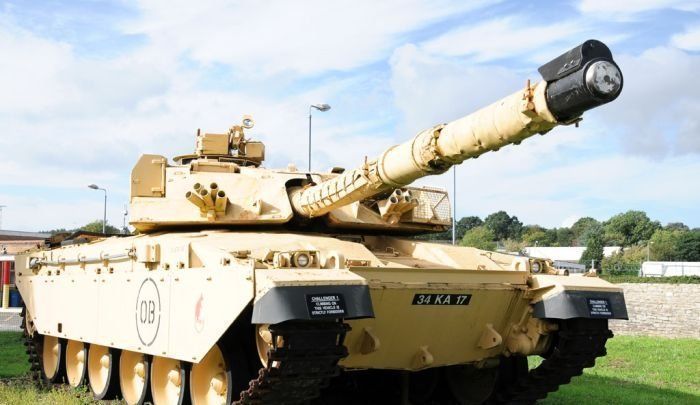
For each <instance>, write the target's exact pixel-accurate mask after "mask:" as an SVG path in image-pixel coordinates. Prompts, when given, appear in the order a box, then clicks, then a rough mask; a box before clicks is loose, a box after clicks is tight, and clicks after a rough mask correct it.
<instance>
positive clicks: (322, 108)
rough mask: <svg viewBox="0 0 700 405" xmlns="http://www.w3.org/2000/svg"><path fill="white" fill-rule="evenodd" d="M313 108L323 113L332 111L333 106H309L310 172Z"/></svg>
mask: <svg viewBox="0 0 700 405" xmlns="http://www.w3.org/2000/svg"><path fill="white" fill-rule="evenodd" d="M312 108H315V109H317V110H319V111H321V112H326V111H328V110H330V109H331V106H330V105H328V104H325V103H323V104H311V105H310V106H309V172H310V171H311V115H312V114H311V113H312Z"/></svg>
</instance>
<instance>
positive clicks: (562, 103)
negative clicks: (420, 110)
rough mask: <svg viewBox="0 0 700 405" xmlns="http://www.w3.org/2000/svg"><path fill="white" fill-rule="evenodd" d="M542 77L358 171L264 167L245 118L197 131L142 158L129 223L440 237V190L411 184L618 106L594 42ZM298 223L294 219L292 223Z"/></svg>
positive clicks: (616, 74)
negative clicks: (187, 148)
mask: <svg viewBox="0 0 700 405" xmlns="http://www.w3.org/2000/svg"><path fill="white" fill-rule="evenodd" d="M539 71H540V73H541V74H542V77H543V79H544V80H542V81H540V82H539V83H536V84H531V83H530V81H528V82H527V85H526V86H525V88H524V89H522V90H519V91H517V92H515V93H514V94H511V95H510V96H507V97H505V98H503V99H501V100H499V101H497V102H495V103H493V104H491V105H490V106H487V107H485V108H483V109H481V110H479V111H476V112H474V113H472V114H470V115H467V116H465V117H463V118H460V119H458V120H456V121H452V122H449V123H447V124H440V125H436V126H434V127H432V128H430V129H427V130H425V131H422V132H420V133H418V134H417V135H416V136H414V137H413V138H412V139H410V140H409V141H407V142H404V143H402V144H400V145H397V146H392V147H390V148H388V149H387V150H386V151H385V152H384V153H382V154H381V155H380V156H379V157H378V158H376V159H371V160H368V159H365V162H364V163H363V164H362V165H360V167H358V168H356V169H354V170H350V171H344V170H343V169H339V168H336V169H333V170H332V171H331V172H330V173H305V172H300V171H298V170H297V169H296V168H295V167H293V166H290V167H288V168H286V169H282V170H273V169H267V168H264V167H262V162H263V160H264V157H265V148H264V145H263V144H262V143H261V142H256V141H251V140H249V139H247V138H246V137H245V135H244V132H245V130H247V129H250V128H252V127H253V119H252V118H251V117H250V116H244V118H243V120H242V123H241V124H240V125H234V126H233V127H231V128H230V129H229V131H228V132H227V133H223V134H212V133H205V132H202V131H198V132H197V142H196V151H195V153H194V154H191V155H184V156H178V157H176V158H175V162H176V165H174V166H170V165H168V163H167V159H166V158H165V157H163V156H160V155H144V156H142V157H141V159H140V160H139V162H138V163H137V165H136V166H135V167H134V169H133V171H132V179H131V205H132V207H131V214H132V221H131V224H132V225H134V226H135V227H136V228H137V229H139V230H140V231H152V230H156V229H159V228H165V227H176V226H177V227H192V226H198V227H212V226H216V227H220V226H231V225H274V224H285V223H292V224H294V223H302V224H305V223H307V222H308V219H311V218H319V217H323V219H321V220H319V221H315V223H317V224H322V225H323V226H325V227H326V228H336V229H337V228H346V229H347V228H351V229H356V230H357V229H361V230H362V229H364V230H368V229H381V230H385V231H387V230H388V231H391V232H396V233H402V232H403V233H416V232H429V231H443V230H445V229H446V228H447V227H448V226H449V225H450V224H451V222H452V217H451V213H450V204H449V200H448V196H447V193H446V192H445V191H444V190H440V189H435V188H430V187H410V184H411V183H412V182H414V181H415V180H417V179H419V178H421V177H424V176H428V175H433V174H440V173H444V172H445V171H446V170H448V169H449V168H450V167H451V166H452V165H455V164H460V163H462V162H463V161H464V160H467V159H473V158H477V157H479V156H480V155H482V154H484V153H486V152H488V151H496V150H498V149H500V148H502V147H503V146H506V145H509V144H518V143H520V142H521V141H522V140H524V139H526V138H528V137H531V136H533V135H535V134H545V133H547V132H549V131H550V130H551V129H552V128H554V127H556V126H558V125H568V124H572V123H578V121H580V120H581V115H582V114H583V112H585V111H586V110H589V109H591V108H594V107H597V106H599V105H602V104H605V103H607V102H610V101H612V100H614V99H615V98H616V97H617V96H618V95H619V94H620V91H621V90H622V74H621V73H620V70H619V69H618V67H617V65H616V64H615V62H614V61H613V59H612V54H611V53H610V50H609V49H608V48H607V46H605V44H603V43H602V42H599V41H595V40H589V41H586V42H584V43H583V44H581V45H579V46H577V47H576V48H574V49H572V50H570V51H568V52H566V53H564V54H562V55H561V56H559V57H557V58H555V59H553V60H552V61H551V62H549V63H547V64H545V65H543V66H542V67H540V69H539ZM293 220H294V221H293Z"/></svg>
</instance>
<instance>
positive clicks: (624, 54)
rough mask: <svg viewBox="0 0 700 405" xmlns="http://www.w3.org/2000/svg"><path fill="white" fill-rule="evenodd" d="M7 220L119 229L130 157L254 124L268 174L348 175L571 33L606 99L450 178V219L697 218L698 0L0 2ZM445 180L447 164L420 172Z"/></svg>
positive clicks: (176, 148)
mask: <svg viewBox="0 0 700 405" xmlns="http://www.w3.org/2000/svg"><path fill="white" fill-rule="evenodd" d="M0 4H1V5H0V55H2V59H0V89H1V92H0V123H2V129H3V135H2V136H0V151H2V156H3V157H2V159H0V169H1V170H0V173H2V177H0V205H6V206H7V207H6V208H5V209H4V215H3V224H2V226H3V228H5V229H17V230H42V229H50V228H56V227H75V226H79V225H82V224H84V223H86V222H89V221H91V220H94V219H96V218H99V217H101V212H102V205H101V204H102V200H101V194H100V193H97V192H95V191H93V190H90V189H88V188H87V187H86V185H87V184H89V183H97V184H99V185H101V186H104V187H106V188H107V189H108V190H109V205H108V220H109V221H110V222H111V223H114V224H121V221H122V211H123V206H124V204H126V203H128V190H129V173H130V170H131V167H132V165H133V163H134V162H135V161H136V159H137V158H138V156H139V154H141V153H160V154H164V155H166V156H170V157H172V156H174V155H177V154H182V153H188V152H190V151H191V150H192V148H193V144H194V133H195V131H196V129H197V128H203V129H205V130H209V131H222V130H225V129H226V128H228V127H229V126H230V125H231V124H234V123H236V122H238V121H239V120H240V117H241V116H242V115H243V114H252V115H253V116H254V117H255V119H256V123H257V124H256V127H255V129H254V130H253V131H252V133H251V135H252V136H253V137H254V138H257V139H260V140H263V141H265V142H266V143H267V156H268V160H267V162H266V164H267V166H268V167H284V166H286V165H287V164H288V163H290V162H292V163H295V164H297V166H299V167H305V166H306V152H305V151H306V131H307V126H306V125H307V118H306V114H307V109H308V105H309V104H310V103H316V102H326V103H329V104H331V105H332V107H333V108H332V109H331V111H329V112H327V113H323V114H320V113H319V114H317V115H316V116H315V119H314V157H313V162H314V163H313V164H314V168H316V169H319V170H325V169H327V168H329V167H332V166H344V167H353V166H356V165H358V164H359V163H360V162H361V161H362V160H363V158H364V156H366V155H368V156H373V155H376V154H378V153H380V152H381V151H382V150H383V149H385V148H386V147H388V146H390V145H392V144H394V143H398V142H401V141H402V140H404V139H407V138H408V137H410V136H412V135H413V134H414V133H415V132H416V131H418V130H421V129H423V128H425V127H428V126H431V125H434V124H436V123H439V122H446V121H449V120H452V119H456V118H459V117H461V116H463V115H466V114H468V113H469V112H471V111H473V110H475V109H476V108H478V107H480V106H481V105H484V104H487V103H490V102H493V101H495V100H496V99H498V98H500V97H502V96H505V95H507V94H510V93H512V92H514V91H516V90H518V89H519V88H521V87H522V86H523V85H524V83H525V80H526V79H528V78H530V79H533V80H537V79H538V78H539V76H538V74H537V71H536V69H537V67H538V66H539V65H540V64H542V63H544V62H546V61H548V60H549V59H551V58H553V57H555V56H557V55H558V54H560V53H561V52H563V51H565V50H567V49H569V48H570V47H572V46H574V45H577V44H578V43H580V42H582V41H583V40H586V39H589V38H596V39H599V40H602V41H604V42H606V43H607V44H608V45H609V46H610V48H611V49H612V51H613V53H614V55H615V59H616V61H617V62H618V64H619V65H620V66H621V68H622V70H623V73H624V75H625V88H624V90H623V94H622V95H621V96H620V98H619V99H618V100H617V101H616V102H615V103H614V104H611V105H608V106H604V107H602V108H600V109H598V110H596V111H592V112H590V113H589V114H587V115H586V116H585V119H584V121H583V123H582V126H581V127H580V128H578V129H576V128H569V127H567V128H560V129H558V130H555V131H553V132H551V133H550V134H548V135H546V136H544V137H539V136H538V137H535V138H533V139H530V140H527V141H526V142H523V144H521V145H520V146H510V147H507V148H504V149H502V150H501V151H499V152H497V153H490V154H487V155H485V156H483V157H481V158H479V159H478V160H475V161H467V162H465V163H464V164H463V165H462V166H460V167H459V169H458V171H457V178H458V188H457V193H456V196H457V216H458V217H461V216H465V215H479V216H482V217H484V216H485V215H488V214H489V213H491V212H494V211H496V210H499V209H505V210H507V211H508V212H509V213H511V214H514V215H517V216H518V217H519V218H520V219H521V220H523V222H525V223H538V224H541V225H545V226H550V227H551V226H562V225H570V224H571V223H572V222H573V221H574V220H575V219H577V218H578V217H581V216H593V217H596V218H598V219H606V218H608V217H609V216H611V215H614V214H616V213H618V212H622V211H626V210H628V209H641V210H645V211H647V212H648V213H649V215H650V216H651V217H652V218H654V219H658V220H660V221H661V222H662V223H667V222H674V221H682V222H685V223H687V224H688V225H690V226H694V227H698V226H700V210H698V209H697V205H698V202H700V187H699V186H698V184H700V183H699V182H698V180H697V177H698V174H700V96H699V95H700V80H697V72H700V2H689V1H673V0H637V1H631V0H618V1H615V2H611V1H601V0H582V1H568V2H565V1H561V2H545V1H534V2H524V1H490V0H480V1H470V2H463V1H455V2H450V1H443V0H429V1H384V2H375V1H357V0H355V1H337V2H328V1H300V2H288V1H268V2H253V1H249V2H234V1H198V2H194V3H193V2H188V1H132V0H123V1H113V2H109V1H83V2H81V1H32V2H26V1H5V2H0ZM421 184H431V185H437V186H441V187H445V188H451V184H452V177H451V173H450V174H446V175H442V176H437V177H432V178H429V179H426V180H423V181H421Z"/></svg>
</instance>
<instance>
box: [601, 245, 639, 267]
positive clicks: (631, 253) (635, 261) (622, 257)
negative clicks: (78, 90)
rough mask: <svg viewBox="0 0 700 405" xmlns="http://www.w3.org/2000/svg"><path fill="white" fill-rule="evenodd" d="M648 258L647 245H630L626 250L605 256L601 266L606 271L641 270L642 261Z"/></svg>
mask: <svg viewBox="0 0 700 405" xmlns="http://www.w3.org/2000/svg"><path fill="white" fill-rule="evenodd" d="M646 259H647V247H646V246H630V247H628V248H625V249H624V250H620V251H619V252H616V253H613V254H612V255H610V257H604V258H603V262H602V266H601V268H602V269H603V271H606V272H614V271H625V270H632V271H634V272H636V271H639V269H640V268H641V266H642V262H643V261H645V260H646Z"/></svg>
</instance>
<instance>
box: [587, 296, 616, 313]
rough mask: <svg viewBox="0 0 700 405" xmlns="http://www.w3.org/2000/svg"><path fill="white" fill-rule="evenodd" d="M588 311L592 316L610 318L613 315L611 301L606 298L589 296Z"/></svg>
mask: <svg viewBox="0 0 700 405" xmlns="http://www.w3.org/2000/svg"><path fill="white" fill-rule="evenodd" d="M588 312H589V313H590V314H591V318H610V317H612V315H613V313H612V309H611V308H610V301H608V300H607V299H605V298H589V299H588Z"/></svg>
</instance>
